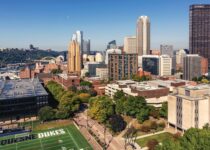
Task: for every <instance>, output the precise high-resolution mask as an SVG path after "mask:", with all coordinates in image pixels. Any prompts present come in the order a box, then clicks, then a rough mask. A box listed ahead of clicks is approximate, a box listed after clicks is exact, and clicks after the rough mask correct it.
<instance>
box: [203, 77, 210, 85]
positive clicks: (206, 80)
mask: <svg viewBox="0 0 210 150" xmlns="http://www.w3.org/2000/svg"><path fill="white" fill-rule="evenodd" d="M201 82H202V83H206V84H208V83H209V80H208V79H206V78H203V79H202V80H201Z"/></svg>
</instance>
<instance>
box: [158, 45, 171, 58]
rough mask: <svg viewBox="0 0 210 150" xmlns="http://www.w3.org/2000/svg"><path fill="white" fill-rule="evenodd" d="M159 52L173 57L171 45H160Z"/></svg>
mask: <svg viewBox="0 0 210 150" xmlns="http://www.w3.org/2000/svg"><path fill="white" fill-rule="evenodd" d="M160 54H161V55H169V56H170V57H173V45H160Z"/></svg>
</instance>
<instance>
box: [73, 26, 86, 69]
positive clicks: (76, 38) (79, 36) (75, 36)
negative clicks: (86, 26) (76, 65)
mask: <svg viewBox="0 0 210 150" xmlns="http://www.w3.org/2000/svg"><path fill="white" fill-rule="evenodd" d="M71 40H72V41H76V42H77V43H78V44H79V47H80V54H81V56H80V57H81V63H80V65H81V68H83V59H82V55H83V42H84V40H83V32H82V31H79V30H78V31H76V33H74V34H73V35H72V38H71Z"/></svg>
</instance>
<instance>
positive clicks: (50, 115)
mask: <svg viewBox="0 0 210 150" xmlns="http://www.w3.org/2000/svg"><path fill="white" fill-rule="evenodd" d="M38 117H39V119H40V120H41V121H49V120H53V119H54V118H55V111H54V110H53V109H52V107H50V106H44V107H42V108H41V109H40V110H39V112H38Z"/></svg>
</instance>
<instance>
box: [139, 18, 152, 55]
mask: <svg viewBox="0 0 210 150" xmlns="http://www.w3.org/2000/svg"><path fill="white" fill-rule="evenodd" d="M136 51H137V53H138V55H139V56H142V55H147V54H149V51H150V20H149V17H148V16H141V17H139V18H138V20H137V26H136Z"/></svg>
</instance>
